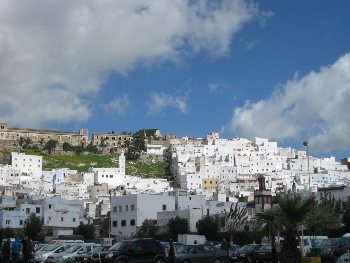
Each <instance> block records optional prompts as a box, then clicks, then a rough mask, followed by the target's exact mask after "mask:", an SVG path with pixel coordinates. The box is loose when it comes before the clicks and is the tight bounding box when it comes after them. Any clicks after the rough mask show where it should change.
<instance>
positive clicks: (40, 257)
mask: <svg viewBox="0 0 350 263" xmlns="http://www.w3.org/2000/svg"><path fill="white" fill-rule="evenodd" d="M34 258H35V259H42V258H44V255H42V254H39V255H36V256H35V257H34Z"/></svg>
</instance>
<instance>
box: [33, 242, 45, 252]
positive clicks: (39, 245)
mask: <svg viewBox="0 0 350 263" xmlns="http://www.w3.org/2000/svg"><path fill="white" fill-rule="evenodd" d="M45 246H46V245H45V244H38V245H36V246H35V247H34V250H35V251H38V250H39V249H42V248H44V247H45Z"/></svg>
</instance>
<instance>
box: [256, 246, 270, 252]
mask: <svg viewBox="0 0 350 263" xmlns="http://www.w3.org/2000/svg"><path fill="white" fill-rule="evenodd" d="M259 251H271V245H264V246H262V247H261V248H259Z"/></svg>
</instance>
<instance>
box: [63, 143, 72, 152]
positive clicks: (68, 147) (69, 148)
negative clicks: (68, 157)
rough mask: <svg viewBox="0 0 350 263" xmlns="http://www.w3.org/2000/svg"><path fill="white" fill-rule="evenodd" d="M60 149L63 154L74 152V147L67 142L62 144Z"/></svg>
mask: <svg viewBox="0 0 350 263" xmlns="http://www.w3.org/2000/svg"><path fill="white" fill-rule="evenodd" d="M62 149H63V151H65V152H70V151H73V150H74V147H73V146H72V145H71V144H70V143H69V142H64V143H63V145H62Z"/></svg>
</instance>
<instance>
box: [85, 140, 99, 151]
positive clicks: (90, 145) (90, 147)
mask: <svg viewBox="0 0 350 263" xmlns="http://www.w3.org/2000/svg"><path fill="white" fill-rule="evenodd" d="M85 150H86V151H88V152H90V153H98V148H97V146H96V145H92V143H91V142H90V143H89V144H88V145H87V146H86V147H85Z"/></svg>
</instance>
